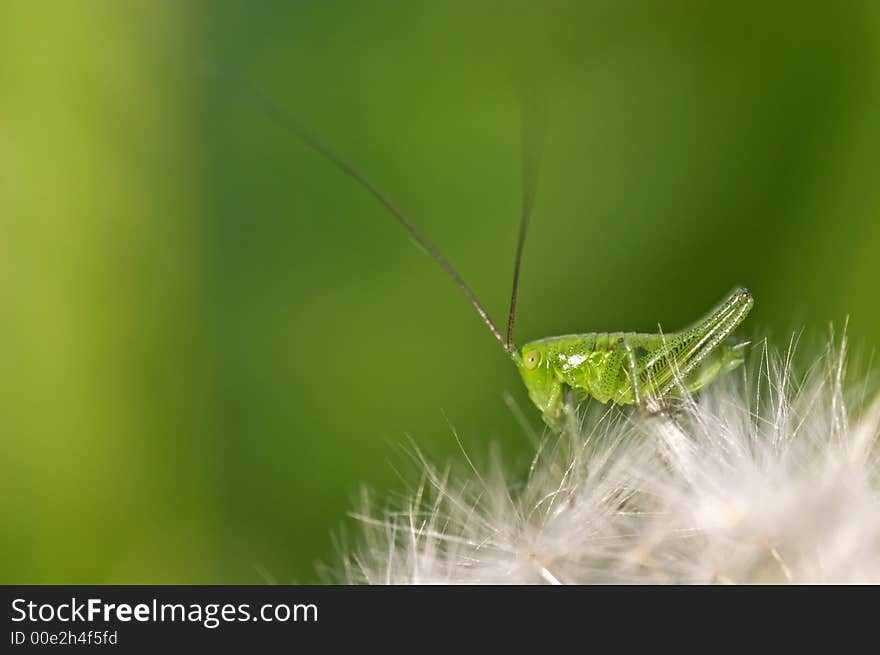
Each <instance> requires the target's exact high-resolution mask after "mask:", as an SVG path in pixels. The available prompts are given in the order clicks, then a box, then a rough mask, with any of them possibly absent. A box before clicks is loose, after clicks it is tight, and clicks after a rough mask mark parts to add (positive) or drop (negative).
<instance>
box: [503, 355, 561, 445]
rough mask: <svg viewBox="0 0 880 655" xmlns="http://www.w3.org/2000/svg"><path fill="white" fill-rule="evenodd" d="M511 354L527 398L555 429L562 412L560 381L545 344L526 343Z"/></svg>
mask: <svg viewBox="0 0 880 655" xmlns="http://www.w3.org/2000/svg"><path fill="white" fill-rule="evenodd" d="M512 356H513V361H514V362H515V363H516V367H517V368H518V369H519V374H520V376H522V380H523V383H524V384H525V386H526V390H527V391H528V392H529V398H530V399H531V401H532V402H533V403H534V404H535V406H536V407H537V408H538V409H539V410H541V413H542V414H543V416H544V422H545V423H547V425H549V426H550V427H551V428H553V429H557V428H558V424H559V423H558V419H559V416H560V414H561V412H562V383H561V382H560V381H559V380H558V379H557V378H556V374H555V371H554V370H553V368H552V367H551V366H550V357H549V356H548V353H547V350H546V346H545V345H544V344H541V343H538V342H532V343H527V344H526V345H524V346H523V347H522V348H521V349H520V350H519V351H514V352H513V353H512Z"/></svg>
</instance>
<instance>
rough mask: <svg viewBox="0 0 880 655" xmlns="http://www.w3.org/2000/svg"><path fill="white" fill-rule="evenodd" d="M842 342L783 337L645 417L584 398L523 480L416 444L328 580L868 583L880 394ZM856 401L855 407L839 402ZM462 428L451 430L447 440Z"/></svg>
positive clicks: (879, 561) (879, 473)
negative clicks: (390, 499) (802, 357)
mask: <svg viewBox="0 0 880 655" xmlns="http://www.w3.org/2000/svg"><path fill="white" fill-rule="evenodd" d="M845 345H846V344H845V339H843V340H841V342H840V344H839V345H838V346H835V345H834V343H833V341H832V345H831V346H829V347H828V349H827V351H826V352H825V354H824V355H823V356H822V357H820V358H819V360H817V362H816V363H815V364H814V365H813V366H812V368H811V370H810V371H808V372H807V373H806V374H804V375H803V376H800V377H798V376H797V375H795V372H794V367H793V365H792V350H793V348H789V351H788V352H787V353H786V354H785V355H784V356H780V355H778V354H772V353H770V352H769V350H768V348H767V346H766V345H765V346H764V348H763V350H762V351H761V352H760V353H759V352H755V353H753V357H757V358H759V359H760V366H758V367H755V368H751V369H749V373H748V374H747V373H745V372H743V373H742V374H741V375H736V374H731V375H728V376H726V377H725V378H724V379H719V380H718V381H716V382H715V383H714V384H712V385H710V386H709V387H708V388H706V389H704V390H703V391H701V392H700V393H699V394H698V395H696V396H693V397H692V396H687V395H686V396H684V397H683V398H682V399H681V400H680V401H678V403H677V404H676V405H675V406H672V407H668V408H667V409H666V411H664V412H662V413H660V414H657V415H649V414H646V413H643V412H638V411H633V410H632V409H631V408H623V409H621V408H616V407H613V406H603V405H600V404H598V403H595V402H590V403H587V404H586V405H585V411H584V415H583V417H582V419H580V420H579V421H578V423H577V424H576V425H574V424H573V425H572V426H571V427H570V428H569V429H568V430H567V432H568V434H570V435H573V436H570V437H561V438H560V437H556V436H554V435H549V434H547V435H545V436H544V438H543V440H542V441H541V442H540V443H539V445H538V447H537V449H536V450H537V452H536V454H535V458H534V461H533V462H532V466H531V468H530V469H529V471H528V475H527V476H524V477H526V481H525V482H524V483H517V482H516V477H514V478H513V479H511V477H509V475H508V473H507V471H506V470H505V467H504V466H503V465H502V464H501V463H500V458H499V457H497V456H495V457H493V458H491V459H490V464H489V465H488V466H487V467H486V470H485V471H482V472H480V471H479V470H478V469H477V468H475V467H473V465H471V462H470V459H469V458H467V457H465V458H466V459H467V463H468V465H469V468H468V469H467V471H468V472H467V474H466V475H463V476H454V475H453V474H452V473H451V468H450V467H447V468H445V469H442V470H440V469H437V468H436V467H434V466H433V465H431V464H430V463H429V462H428V461H427V460H426V459H425V458H424V457H423V456H422V455H421V453H419V451H418V450H417V449H416V450H415V454H416V456H417V462H418V465H419V467H420V468H422V483H421V484H420V485H418V486H417V488H415V489H414V490H413V491H412V493H411V495H410V496H409V497H407V498H404V499H403V500H402V501H400V502H399V504H398V505H397V506H396V508H395V509H389V510H386V511H384V512H383V511H378V510H377V508H376V506H375V505H374V504H372V502H371V500H370V499H369V497H367V496H366V495H365V497H364V500H363V508H362V509H361V511H360V512H358V513H357V514H353V516H355V517H356V518H357V519H359V520H360V522H361V524H362V528H363V535H362V537H361V539H360V541H359V543H358V545H357V546H356V547H355V548H354V549H353V550H351V551H349V552H347V553H343V563H342V565H341V567H340V569H339V570H338V571H336V574H337V575H336V577H337V579H341V581H343V582H347V583H368V584H447V583H465V584H471V583H473V584H542V583H547V584H590V583H635V584H641V583H685V584H693V583H697V584H701V583H878V582H880V445H878V434H880V396H877V397H875V398H874V399H873V400H872V401H871V400H869V398H868V396H867V394H866V392H865V391H864V388H861V389H860V392H859V393H857V394H855V395H853V394H852V393H849V392H848V391H847V390H846V388H845V387H847V385H845V384H844V377H845V375H844V373H845V361H846V360H845ZM847 401H849V403H847ZM456 438H457V436H456Z"/></svg>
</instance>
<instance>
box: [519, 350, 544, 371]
mask: <svg viewBox="0 0 880 655" xmlns="http://www.w3.org/2000/svg"><path fill="white" fill-rule="evenodd" d="M523 363H524V364H525V365H526V368H527V369H529V370H530V371H531V370H532V369H534V368H536V367H537V366H538V364H540V363H541V353H539V352H538V351H537V350H530V351H529V352H527V353H526V354H525V356H524V357H523Z"/></svg>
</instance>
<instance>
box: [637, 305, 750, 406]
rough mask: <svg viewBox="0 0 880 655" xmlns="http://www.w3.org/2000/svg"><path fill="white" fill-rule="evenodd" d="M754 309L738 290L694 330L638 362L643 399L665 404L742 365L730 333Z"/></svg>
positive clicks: (665, 341) (668, 339) (663, 341)
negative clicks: (680, 393)
mask: <svg viewBox="0 0 880 655" xmlns="http://www.w3.org/2000/svg"><path fill="white" fill-rule="evenodd" d="M752 305H753V300H752V296H751V294H750V293H749V291H748V290H747V289H743V288H739V289H735V290H734V292H733V293H732V294H731V295H730V296H729V297H728V298H727V299H726V300H725V301H724V302H722V303H721V304H720V305H719V306H718V307H716V308H715V309H714V310H713V311H712V312H710V313H709V314H708V315H707V316H706V317H705V318H704V319H702V320H701V321H699V322H698V323H697V324H695V325H694V326H693V327H691V328H689V329H687V330H684V331H682V332H679V333H676V334H672V335H669V336H664V335H660V337H659V343H658V344H657V345H656V347H655V348H653V349H651V350H650V352H648V353H647V354H646V355H644V356H643V357H642V358H641V359H640V360H639V362H638V365H637V369H638V370H637V375H636V377H637V378H638V380H639V383H640V388H641V390H642V395H643V396H645V395H648V396H650V397H652V398H653V399H656V401H657V402H658V403H661V404H662V403H664V402H665V401H666V400H667V398H669V397H670V396H674V395H676V393H677V392H684V395H685V396H687V395H688V394H689V393H692V392H694V391H696V390H697V389H699V388H701V387H703V386H704V385H706V384H708V383H709V382H711V381H712V380H713V379H715V378H716V377H717V376H718V375H720V374H721V373H724V372H727V371H729V370H732V369H733V368H736V367H737V366H739V365H740V364H742V362H743V354H742V345H740V344H737V343H735V342H734V343H731V342H730V340H729V337H730V334H731V332H733V330H734V329H736V327H737V326H738V325H739V324H740V323H742V321H743V320H744V319H745V317H746V316H747V315H748V313H749V311H750V310H751V308H752Z"/></svg>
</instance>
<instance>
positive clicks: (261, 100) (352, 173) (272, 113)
mask: <svg viewBox="0 0 880 655" xmlns="http://www.w3.org/2000/svg"><path fill="white" fill-rule="evenodd" d="M209 72H210V73H211V74H212V75H213V76H214V77H219V78H220V79H222V80H230V77H229V76H228V75H227V74H225V73H224V72H223V71H221V70H218V69H217V68H216V67H214V68H213V70H211V71H209ZM234 81H235V83H236V84H237V85H238V86H239V87H240V89H241V90H242V91H243V92H245V96H246V99H247V100H250V101H251V102H252V103H253V104H255V105H256V106H257V107H258V108H259V109H261V110H262V111H263V113H265V114H266V115H267V116H268V117H269V118H270V119H271V120H272V121H273V122H275V123H276V124H277V125H279V126H280V127H283V128H284V129H286V130H287V131H288V132H291V133H292V134H294V135H295V136H296V137H297V138H299V140H300V141H302V142H303V143H304V144H305V145H307V146H308V147H309V148H311V149H312V150H314V151H315V152H317V153H318V154H320V155H322V156H323V157H324V158H325V159H327V160H328V161H329V162H330V163H331V164H333V165H334V166H336V168H338V169H339V170H340V171H342V172H343V173H345V174H346V175H347V176H348V177H350V178H351V179H352V180H354V181H355V182H357V183H358V184H360V185H361V186H362V187H363V188H365V189H366V190H367V191H369V192H370V194H371V195H372V196H373V197H374V198H376V200H378V201H379V202H380V203H381V204H382V206H384V207H385V209H387V210H388V211H389V212H390V213H391V215H392V216H393V217H394V218H395V219H396V220H397V222H398V223H400V224H401V225H402V226H403V227H404V228H405V229H406V231H407V232H409V233H410V235H411V236H412V238H413V239H415V240H416V242H418V244H419V245H420V246H421V247H422V248H423V249H424V250H425V251H426V252H427V253H428V254H429V255H430V256H431V257H432V258H433V259H434V261H436V262H437V263H438V264H440V266H441V268H443V270H444V271H446V273H447V275H449V277H451V278H452V280H453V282H455V284H456V285H458V288H459V289H461V290H462V292H464V295H465V296H467V299H468V300H469V301H470V303H471V305H473V306H474V309H476V310H477V314H479V315H480V318H481V319H483V322H484V323H485V324H486V327H488V328H489V331H490V332H491V333H492V336H493V337H495V339H496V340H497V341H498V343H500V344H501V347H502V348H504V349H505V350H508V346H507V344H506V343H505V341H504V336H503V335H502V334H501V332H500V331H499V330H498V328H497V327H495V323H493V322H492V319H491V318H490V317H489V313H488V312H487V311H486V309H485V308H484V307H483V305H482V304H480V301H479V300H477V297H476V296H475V295H474V292H473V291H471V288H470V287H469V286H468V285H467V284H466V283H465V281H464V280H463V279H462V278H461V276H460V275H459V274H458V272H457V271H456V270H455V269H454V268H453V267H452V264H450V263H449V261H448V260H447V259H446V258H445V257H444V256H443V255H442V254H441V253H440V251H439V250H438V249H437V248H436V246H434V244H433V243H431V242H430V241H429V240H428V238H427V237H426V236H425V235H424V234H422V232H421V230H419V229H418V228H417V227H416V226H415V225H414V224H413V222H412V221H411V220H410V219H409V217H407V215H406V214H404V213H403V211H402V210H400V209H399V208H398V207H397V205H395V204H394V203H393V202H392V201H391V199H390V198H389V197H388V196H386V195H385V194H384V193H383V192H382V191H380V190H379V188H378V187H377V186H376V185H375V184H373V182H372V181H370V179H369V178H367V176H366V175H364V174H363V173H361V172H360V170H358V169H357V168H356V167H355V166H354V165H353V164H351V163H349V162H348V161H347V160H346V159H345V158H343V157H342V156H341V155H339V154H338V153H337V152H335V151H334V150H333V149H331V148H330V147H329V146H328V145H326V144H325V143H324V142H323V141H321V140H320V139H319V138H318V137H316V136H315V135H314V134H313V133H312V132H310V131H309V130H308V129H306V128H305V126H303V125H302V124H301V123H300V122H299V121H297V120H296V119H295V118H294V117H293V115H292V114H290V113H289V112H287V111H286V110H285V109H283V108H282V107H281V106H280V105H279V104H278V103H276V102H274V101H273V100H271V99H270V98H269V97H268V96H266V95H264V94H263V93H261V92H260V91H259V90H258V89H257V88H255V87H254V86H253V85H251V84H249V83H248V82H247V81H245V80H242V79H237V80H234Z"/></svg>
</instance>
